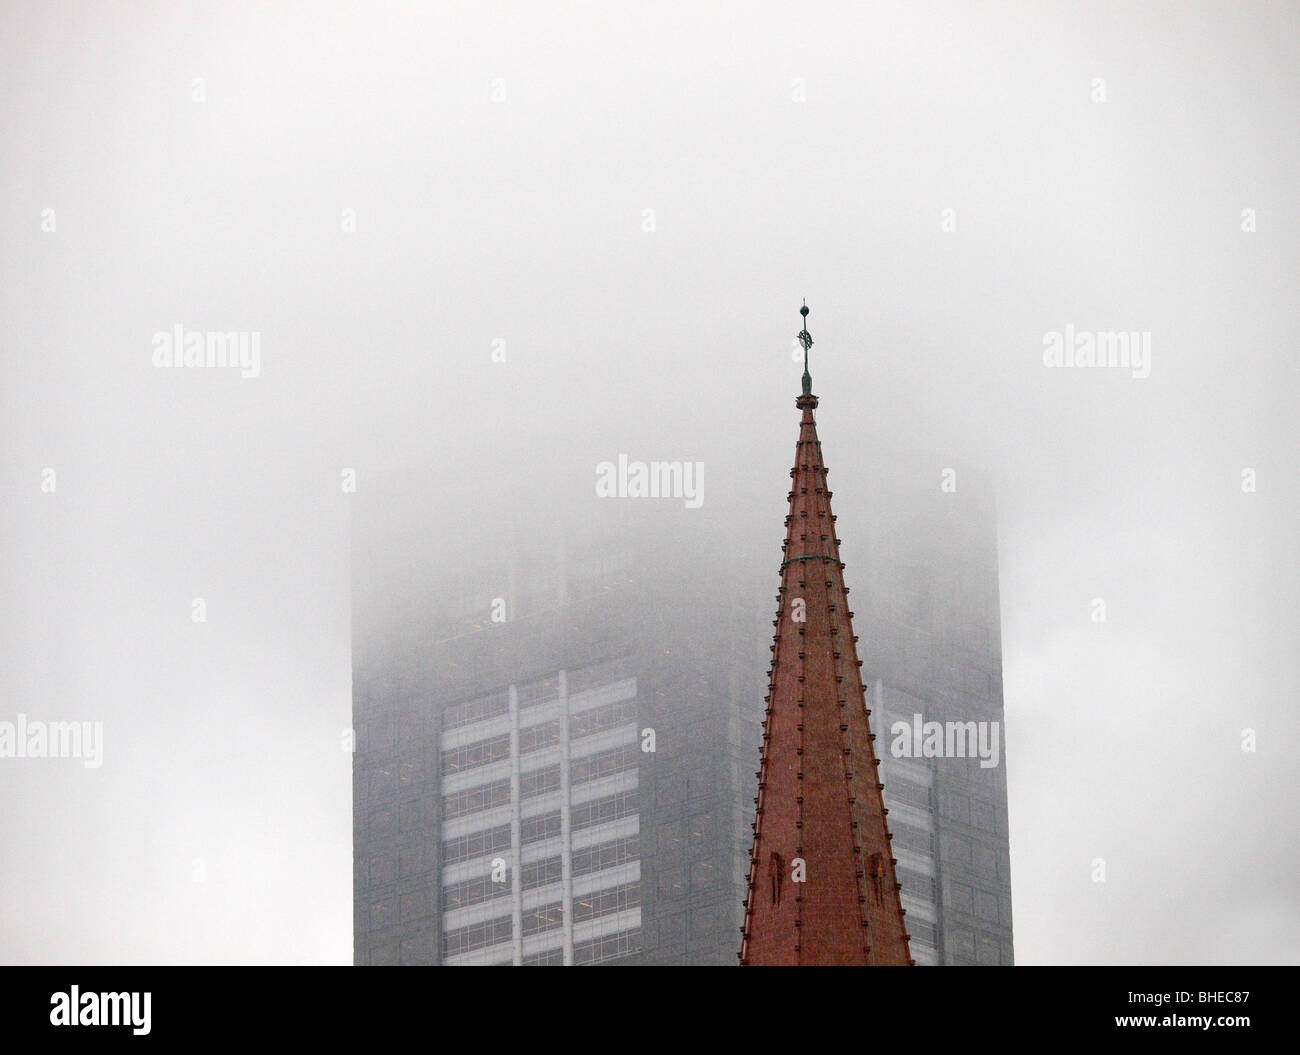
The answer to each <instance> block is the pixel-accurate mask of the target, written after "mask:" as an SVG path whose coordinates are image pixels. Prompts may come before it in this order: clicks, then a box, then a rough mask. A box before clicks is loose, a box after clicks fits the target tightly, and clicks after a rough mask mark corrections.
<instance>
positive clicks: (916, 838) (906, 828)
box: [889, 821, 934, 854]
mask: <svg viewBox="0 0 1300 1055" xmlns="http://www.w3.org/2000/svg"><path fill="white" fill-rule="evenodd" d="M889 830H890V832H891V833H892V834H893V836H894V846H897V847H902V848H903V849H905V850H915V851H916V852H917V853H922V854H933V853H934V836H933V835H931V834H930V833H929V832H927V831H922V830H921V829H920V828H917V827H915V826H913V825H911V824H907V823H905V822H903V821H890V824H889Z"/></svg>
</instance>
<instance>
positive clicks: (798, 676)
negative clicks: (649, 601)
mask: <svg viewBox="0 0 1300 1055" xmlns="http://www.w3.org/2000/svg"><path fill="white" fill-rule="evenodd" d="M801 314H802V315H803V316H804V328H803V330H801V331H800V333H799V340H800V342H801V343H802V344H803V346H804V373H803V394H802V395H801V396H800V397H799V398H798V399H797V400H796V401H795V406H796V407H798V408H799V410H801V411H802V412H803V418H802V420H801V422H800V425H799V441H798V443H797V444H796V445H795V460H794V468H793V469H791V470H790V476H791V478H792V479H793V481H794V483H793V486H792V488H791V490H790V494H789V496H788V497H789V502H790V515H789V516H787V517H786V519H785V524H786V536H785V551H784V554H783V559H782V561H781V586H780V589H779V590H778V592H777V612H776V619H774V620H773V625H774V626H775V627H776V636H775V640H774V641H773V643H772V666H771V669H770V677H771V680H770V685H769V692H768V697H767V712H766V718H765V719H764V722H763V746H762V750H761V752H760V755H759V759H760V761H759V771H758V797H757V798H756V799H755V802H756V805H757V810H756V816H755V820H754V841H753V848H752V850H751V851H750V861H749V885H748V892H747V895H746V899H745V923H744V926H743V928H742V930H743V933H744V937H743V941H742V944H741V951H740V962H741V964H742V965H755V966H761V965H787V966H796V965H815V964H861V965H904V964H910V963H912V959H911V954H910V952H909V950H908V935H907V931H906V926H905V925H904V922H903V916H904V911H903V907H902V905H901V903H900V901H899V885H898V881H897V879H896V877H895V872H894V869H895V865H896V864H897V862H896V861H895V859H894V856H893V854H892V853H891V851H890V845H889V840H890V835H889V830H888V826H887V824H886V821H885V817H886V814H887V812H888V811H887V810H886V809H885V806H884V802H883V800H882V798H881V792H882V790H883V789H884V785H883V784H881V783H880V776H879V771H878V767H879V765H880V763H879V760H878V759H877V758H876V753H875V749H874V747H873V741H874V740H875V736H874V735H873V734H872V732H871V724H870V720H869V717H868V716H869V715H870V713H871V712H870V711H868V710H867V709H866V700H865V696H864V694H863V687H862V674H861V671H860V669H859V668H860V666H861V660H859V659H858V650H857V640H858V639H857V638H856V637H854V636H853V625H852V619H853V613H852V612H851V611H850V610H849V600H848V593H849V590H848V587H847V586H845V585H844V564H843V563H842V562H841V561H840V553H839V541H840V540H839V539H838V538H836V537H835V517H834V516H833V515H832V513H831V492H830V489H829V488H828V487H827V486H826V472H827V470H826V466H825V465H824V464H822V452H821V442H820V441H819V440H818V439H817V422H816V420H815V419H814V417H813V411H814V410H815V409H816V407H817V403H818V400H817V397H816V396H815V395H813V394H812V378H811V376H810V374H809V372H808V349H809V348H810V347H811V346H812V337H811V336H810V335H809V333H808V329H807V315H808V307H807V305H804V307H803V308H802V309H801Z"/></svg>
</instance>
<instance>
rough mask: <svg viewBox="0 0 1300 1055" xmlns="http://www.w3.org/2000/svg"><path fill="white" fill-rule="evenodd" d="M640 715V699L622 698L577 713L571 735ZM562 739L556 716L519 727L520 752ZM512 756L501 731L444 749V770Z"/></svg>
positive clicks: (506, 736)
mask: <svg viewBox="0 0 1300 1055" xmlns="http://www.w3.org/2000/svg"><path fill="white" fill-rule="evenodd" d="M635 718H636V700H620V701H618V702H617V703H611V704H608V705H606V706H604V707H597V708H595V709H594V710H591V711H586V712H584V713H582V714H579V715H575V716H574V717H573V718H572V719H571V720H570V722H569V739H570V740H577V739H579V738H581V737H584V736H590V735H591V734H593V733H599V732H603V731H605V730H606V729H613V728H615V727H616V726H619V725H623V724H625V723H627V722H630V721H633V720H634V719H635ZM559 742H560V722H559V719H555V720H554V721H550V722H541V723H539V724H538V725H528V726H524V727H523V728H521V729H520V730H519V753H520V754H521V755H526V754H528V753H529V752H530V751H540V750H542V749H543V748H547V747H553V746H555V745H556V744H558V743H559ZM509 757H510V734H509V733H501V734H499V735H497V736H490V737H488V738H487V739H486V740H475V741H474V742H473V743H468V744H461V745H460V746H459V747H449V748H447V749H446V750H445V751H443V752H442V769H443V772H444V773H462V772H464V771H465V770H467V769H475V768H477V767H478V766H487V765H491V764H492V763H493V762H501V761H504V760H505V759H507V758H509Z"/></svg>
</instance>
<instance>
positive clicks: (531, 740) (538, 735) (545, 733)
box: [519, 719, 560, 755]
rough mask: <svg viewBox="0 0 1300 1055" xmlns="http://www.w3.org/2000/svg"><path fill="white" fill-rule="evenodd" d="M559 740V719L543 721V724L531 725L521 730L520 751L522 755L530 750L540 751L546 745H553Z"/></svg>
mask: <svg viewBox="0 0 1300 1055" xmlns="http://www.w3.org/2000/svg"><path fill="white" fill-rule="evenodd" d="M559 742H560V722H559V719H556V720H555V721H553V722H542V724H541V725H530V726H528V727H527V728H524V729H520V730H519V753H520V754H521V755H522V754H526V753H527V752H529V751H540V750H541V749H542V748H544V747H551V746H552V745H554V744H558V743H559Z"/></svg>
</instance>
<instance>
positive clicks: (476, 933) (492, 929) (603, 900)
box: [380, 882, 641, 956]
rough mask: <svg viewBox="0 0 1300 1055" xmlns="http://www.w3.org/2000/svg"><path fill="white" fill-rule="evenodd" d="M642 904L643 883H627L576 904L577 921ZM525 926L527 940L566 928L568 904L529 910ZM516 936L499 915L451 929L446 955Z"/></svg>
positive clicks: (445, 936)
mask: <svg viewBox="0 0 1300 1055" xmlns="http://www.w3.org/2000/svg"><path fill="white" fill-rule="evenodd" d="M638 904H641V887H640V883H634V882H630V883H623V885H621V886H612V887H610V889H608V890H599V891H595V893H593V894H588V895H585V896H582V898H580V899H577V900H575V903H573V921H575V922H585V921H588V920H595V919H599V917H601V916H610V915H612V913H615V912H623V911H625V909H628V908H636V907H637V906H638ZM386 922H389V920H387V919H386V917H383V919H382V920H381V921H380V925H382V924H386ZM521 924H523V937H525V938H526V937H530V935H533V934H542V933H545V932H547V930H554V929H556V928H560V926H563V925H564V904H563V902H552V903H550V904H543V906H538V907H537V908H530V909H526V911H525V912H524V913H523V917H521ZM512 934H513V929H512V926H511V917H510V916H508V915H502V916H495V917H494V919H490V920H481V921H478V922H474V924H469V925H467V926H459V928H456V929H454V930H448V932H446V934H443V939H442V947H443V955H445V956H454V955H456V954H458V952H472V951H474V950H476V948H484V947H486V946H490V945H497V943H499V942H504V941H510V938H511V937H512Z"/></svg>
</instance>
